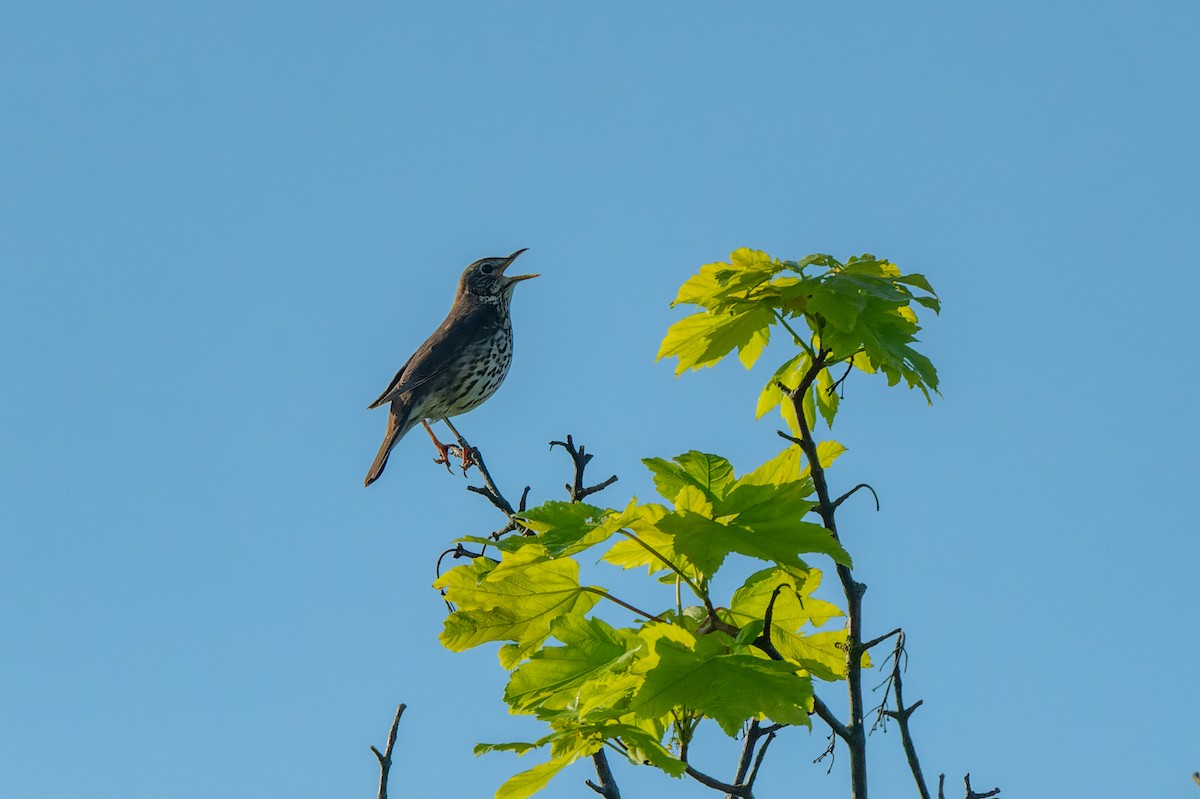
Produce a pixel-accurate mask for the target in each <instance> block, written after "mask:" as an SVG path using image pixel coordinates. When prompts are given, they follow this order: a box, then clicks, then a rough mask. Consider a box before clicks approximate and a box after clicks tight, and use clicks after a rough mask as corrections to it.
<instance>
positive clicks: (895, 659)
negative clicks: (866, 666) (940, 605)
mask: <svg viewBox="0 0 1200 799" xmlns="http://www.w3.org/2000/svg"><path fill="white" fill-rule="evenodd" d="M893 632H897V631H893ZM890 634H891V633H889V635H890ZM904 654H905V650H904V633H902V632H901V633H900V634H899V635H898V636H897V637H896V648H895V649H894V650H892V676H891V688H892V690H893V691H894V692H895V696H896V709H895V710H894V711H891V710H885V709H883V708H882V707H881V708H880V711H879V712H880V715H881V716H887V717H888V718H892V719H895V720H896V723H897V724H898V725H899V726H900V742H901V744H902V745H903V747H904V757H905V759H906V760H907V761H908V768H909V770H910V771H912V775H913V780H914V781H915V782H916V783H917V791H918V792H919V793H920V794H921V799H929V786H928V785H926V784H925V775H924V774H923V773H922V772H921V761H920V760H919V759H918V758H917V748H916V746H915V745H914V744H913V739H912V733H911V732H910V731H909V729H908V720H909V717H911V716H912V714H913V712H914V711H916V709H917V708H919V707H920V706H921V703H922V702H923V701H925V700H923V699H922V700H918V701H917V703H916V704H915V705H913V706H911V707H905V706H904V678H903V676H902V675H903V673H904V668H903V666H902V665H901V663H902V658H903V656H904ZM884 701H885V703H886V701H887V700H886V698H885V700H884ZM969 790H970V786H969V785H968V791H969ZM938 792H939V793H940V792H941V786H940V783H939V787H938ZM998 792H999V789H997V793H998Z"/></svg>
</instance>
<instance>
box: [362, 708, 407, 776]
mask: <svg viewBox="0 0 1200 799" xmlns="http://www.w3.org/2000/svg"><path fill="white" fill-rule="evenodd" d="M405 707H407V705H405V704H404V703H401V704H400V707H398V708H396V717H395V718H393V719H392V729H391V731H390V732H389V733H388V738H387V745H386V746H385V747H384V750H383V753H382V754H381V753H380V752H379V750H378V749H376V748H375V747H374V746H372V747H371V751H372V752H374V753H375V757H376V758H377V759H378V760H379V793H378V794H377V796H378V799H387V789H388V773H389V772H390V771H391V770H392V748H393V747H395V746H396V731H397V730H398V729H399V728H400V717H401V716H403V715H404V709H405Z"/></svg>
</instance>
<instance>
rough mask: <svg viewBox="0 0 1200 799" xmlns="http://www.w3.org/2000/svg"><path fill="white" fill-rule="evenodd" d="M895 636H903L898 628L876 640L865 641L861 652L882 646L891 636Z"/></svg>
mask: <svg viewBox="0 0 1200 799" xmlns="http://www.w3.org/2000/svg"><path fill="white" fill-rule="evenodd" d="M897 634H899V635H901V636H903V635H904V632H903V631H902V630H901V629H900V628H899V627H897V628H896V629H894V630H892V631H891V632H890V633H884V634H883V635H881V636H879V637H878V638H872V639H871V640H870V641H867V642H866V643H865V644H863V645H862V647H861V651H862V652H866V651H867V650H868V649H870V648H871V647H873V646H876V645H878V644H882V643H883V642H884V641H886V640H887V639H889V638H891V637H892V636H893V635H897Z"/></svg>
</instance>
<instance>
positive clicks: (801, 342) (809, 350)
mask: <svg viewBox="0 0 1200 799" xmlns="http://www.w3.org/2000/svg"><path fill="white" fill-rule="evenodd" d="M771 313H773V314H775V318H776V319H778V320H779V324H781V325H783V329H784V330H786V331H787V332H789V333H791V334H792V341H795V342H796V344H798V345H799V346H800V347H801V349H803V350H804V351H805V352H807V353H808V357H809V358H812V359H814V360H815V359H816V357H817V355H816V353H815V352H813V350H812V347H810V346H808V342H806V341H805V340H804V339H802V338H800V334H799V333H797V332H796V331H795V330H793V329H792V326H791V325H789V324H788V323H787V320H786V319H784V318H783V314H781V313H780V312H779V311H777V310H776V309H774V308H772V309H771Z"/></svg>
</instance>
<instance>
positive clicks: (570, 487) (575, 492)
mask: <svg viewBox="0 0 1200 799" xmlns="http://www.w3.org/2000/svg"><path fill="white" fill-rule="evenodd" d="M555 447H562V448H563V449H564V450H566V451H567V454H568V455H570V456H571V461H572V462H573V463H574V464H575V478H574V480H573V483H567V486H566V488H567V494H568V495H570V497H571V501H572V502H581V501H583V500H584V499H586V498H587V497H589V496H591V495H592V494H595V493H596V492H597V491H603V490H604V489H606V488H608V487H609V486H610V485H612V484H613V483H615V482H617V476H616V475H615V474H614V475H613V476H612V477H610V478H608V479H607V480H605V481H604V482H602V483H597V484H596V485H594V486H587V487H584V485H583V470H584V469H585V468H587V465H588V462H589V461H591V459H592V456H591V455H589V454H588V453H587V452H585V451H584V446H583V445H582V444H580V445H579V448H578V449H576V447H575V442H574V440H572V438H571V436H569V435H568V436H567V440H566V441H551V442H550V449H554V448H555Z"/></svg>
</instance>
